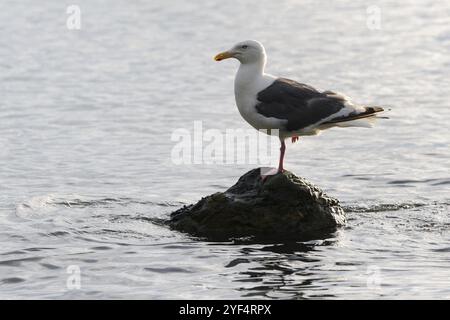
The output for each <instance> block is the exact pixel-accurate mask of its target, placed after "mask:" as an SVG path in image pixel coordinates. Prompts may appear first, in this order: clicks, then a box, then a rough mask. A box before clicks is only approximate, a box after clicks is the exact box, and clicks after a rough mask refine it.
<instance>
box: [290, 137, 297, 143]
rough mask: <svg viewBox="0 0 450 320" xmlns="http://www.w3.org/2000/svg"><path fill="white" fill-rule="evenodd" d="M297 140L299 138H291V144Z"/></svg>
mask: <svg viewBox="0 0 450 320" xmlns="http://www.w3.org/2000/svg"><path fill="white" fill-rule="evenodd" d="M298 139H299V137H297V136H293V137H292V138H291V141H292V143H295V142H296V141H297V140H298Z"/></svg>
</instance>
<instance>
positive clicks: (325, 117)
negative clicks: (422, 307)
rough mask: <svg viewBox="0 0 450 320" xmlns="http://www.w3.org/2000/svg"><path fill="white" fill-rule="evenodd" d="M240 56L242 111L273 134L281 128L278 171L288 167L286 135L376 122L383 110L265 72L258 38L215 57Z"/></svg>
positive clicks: (256, 125)
mask: <svg viewBox="0 0 450 320" xmlns="http://www.w3.org/2000/svg"><path fill="white" fill-rule="evenodd" d="M228 58H235V59H237V60H238V61H239V62H240V66H239V69H238V71H237V73H236V77H235V79H234V95H235V99H236V105H237V107H238V110H239V113H240V114H241V116H242V117H243V118H244V120H246V121H247V122H248V123H249V124H250V125H251V126H252V127H254V128H255V129H257V130H263V131H264V132H266V133H268V134H271V132H272V131H271V130H275V129H276V130H278V131H277V132H278V136H279V139H280V143H281V147H280V158H279V164H278V169H277V171H276V173H281V172H283V171H284V168H283V160H284V153H285V150H286V144H285V140H286V139H287V138H291V140H292V142H293V143H294V142H296V141H297V140H298V139H299V137H300V136H309V135H316V134H319V133H320V132H321V131H322V130H324V129H329V128H332V127H372V123H373V121H374V120H375V119H376V118H378V114H379V113H380V112H383V111H384V109H383V108H381V107H375V106H364V105H358V104H355V103H353V102H352V101H351V100H350V98H349V97H347V96H345V95H343V94H341V93H338V92H333V91H322V92H321V91H318V90H317V89H315V88H313V87H311V86H309V85H307V84H303V83H299V82H296V81H294V80H290V79H286V78H280V77H275V76H273V75H270V74H267V73H265V72H264V69H265V66H266V62H267V56H266V50H265V49H264V47H263V45H262V44H261V43H260V42H258V41H256V40H247V41H243V42H239V43H237V44H236V45H234V46H233V47H232V48H231V49H229V50H227V51H224V52H221V53H219V54H218V55H216V56H215V57H214V60H216V61H222V60H224V59H228Z"/></svg>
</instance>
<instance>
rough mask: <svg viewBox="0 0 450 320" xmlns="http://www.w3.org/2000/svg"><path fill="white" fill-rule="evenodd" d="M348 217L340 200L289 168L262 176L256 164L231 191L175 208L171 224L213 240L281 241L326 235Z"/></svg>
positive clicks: (183, 230)
mask: <svg viewBox="0 0 450 320" xmlns="http://www.w3.org/2000/svg"><path fill="white" fill-rule="evenodd" d="M345 222H346V220H345V215H344V211H343V209H342V208H341V207H340V205H339V201H338V200H336V199H334V198H331V197H329V196H327V195H326V194H324V193H323V191H322V190H321V189H319V188H318V187H316V186H314V185H313V184H311V183H309V182H308V181H306V180H305V179H303V178H300V177H297V176H296V175H294V174H293V173H291V172H289V171H285V172H283V173H282V174H281V173H280V174H277V175H273V176H268V177H267V178H266V179H265V180H263V179H261V174H260V169H259V168H257V169H253V170H251V171H249V172H247V173H246V174H244V175H243V176H242V177H241V178H240V179H239V181H238V182H237V183H236V184H235V185H233V186H232V187H230V188H229V189H228V190H227V191H225V192H217V193H214V194H212V195H209V196H207V197H205V198H203V199H201V200H200V201H199V202H197V203H196V204H194V205H189V206H184V207H182V208H180V209H178V210H177V211H175V212H173V213H172V214H171V215H170V219H169V220H168V221H167V224H168V225H169V226H170V227H171V228H172V229H175V230H178V231H182V232H186V233H189V234H190V235H193V236H196V237H202V238H206V239H207V240H211V241H226V240H230V239H237V238H251V239H258V240H275V241H277V240H308V239H317V238H322V237H324V236H326V235H327V234H329V233H331V232H333V231H335V230H336V228H337V227H339V226H342V225H344V224H345Z"/></svg>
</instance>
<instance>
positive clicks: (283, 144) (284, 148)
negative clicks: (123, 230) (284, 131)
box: [278, 139, 286, 172]
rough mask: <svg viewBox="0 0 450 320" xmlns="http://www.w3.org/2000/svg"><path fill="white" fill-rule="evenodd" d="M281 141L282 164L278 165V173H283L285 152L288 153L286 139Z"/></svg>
mask: <svg viewBox="0 0 450 320" xmlns="http://www.w3.org/2000/svg"><path fill="white" fill-rule="evenodd" d="M280 140H281V147H280V162H279V164H278V172H283V171H284V168H283V160H284V152H285V151H286V144H285V143H284V139H280Z"/></svg>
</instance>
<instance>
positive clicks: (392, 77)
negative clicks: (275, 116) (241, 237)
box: [0, 0, 450, 299]
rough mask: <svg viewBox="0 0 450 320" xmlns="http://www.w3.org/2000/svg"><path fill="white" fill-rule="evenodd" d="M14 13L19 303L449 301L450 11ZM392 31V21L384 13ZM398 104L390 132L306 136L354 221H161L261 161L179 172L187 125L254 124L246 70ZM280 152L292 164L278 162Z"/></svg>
mask: <svg viewBox="0 0 450 320" xmlns="http://www.w3.org/2000/svg"><path fill="white" fill-rule="evenodd" d="M74 4H76V5H78V6H79V8H80V12H81V29H79V30H70V29H68V27H67V25H66V20H67V19H68V17H69V16H70V14H67V13H66V9H67V4H65V3H61V1H57V0H48V1H45V2H42V3H37V2H36V1H31V0H28V1H2V2H1V3H0V34H1V37H0V92H1V100H0V165H1V170H0V182H1V183H0V243H1V247H0V298H3V299H14V298H20V299H31V298H42V299H65V298H68V299H106V298H114V299H121V298H129V299H137V298H144V299H163V298H180V299H183V298H195V299H207V298H217V299H225V298H233V299H244V298H255V299H308V298H329V299H381V298H387V299H400V298H413V299H417V298H437V299H445V298H447V299H448V298H450V232H449V231H450V212H449V209H450V172H449V168H450V149H449V142H450V134H449V121H450V105H449V99H448V96H449V88H450V80H449V77H448V76H449V71H450V18H449V17H450V3H449V2H448V1H430V0H423V1H407V2H402V3H401V4H400V3H397V2H395V1H358V2H354V1H327V2H326V3H321V2H320V3H318V2H317V1H312V0H306V1H293V0H280V1H267V0H263V1H254V0H252V1H227V2H215V1H206V0H202V1H195V2H192V3H188V2H186V1H181V0H174V1H156V0H152V1H125V0H122V1H120V0H113V1H106V0H105V1H100V0H95V1H87V0H77V1H75V3H74ZM374 21H375V22H374ZM245 39H257V40H259V41H261V42H263V43H264V45H265V46H266V50H267V54H268V59H269V61H268V66H267V71H268V72H270V73H272V74H276V75H280V76H284V77H288V78H292V79H295V80H298V81H301V82H305V83H308V84H310V85H313V86H315V87H318V88H320V89H323V90H325V89H329V90H336V91H340V92H343V93H345V94H347V95H349V96H351V97H353V99H354V100H355V101H356V102H361V103H367V104H375V105H383V106H388V107H389V108H390V109H391V110H390V111H389V112H388V116H389V117H390V119H389V120H383V121H379V122H378V124H377V125H376V127H374V128H373V129H364V128H348V129H331V130H328V131H326V132H324V133H323V134H322V135H320V136H315V137H306V138H304V139H301V140H300V141H299V142H298V143H296V144H294V145H292V144H290V143H289V144H288V147H287V155H286V159H285V165H286V168H287V169H289V170H291V171H293V172H294V173H296V174H297V175H300V176H303V177H305V178H306V179H308V180H309V181H311V182H313V183H315V184H316V185H318V186H320V187H321V188H323V189H324V190H325V192H326V193H328V194H329V195H331V196H334V197H336V198H338V199H339V200H340V201H341V203H342V205H343V207H344V208H345V210H346V211H347V217H348V225H347V226H346V227H345V228H341V229H340V230H338V231H337V232H336V233H334V234H332V235H330V237H329V238H327V239H320V240H313V241H309V242H297V243H264V244H258V243H240V244H235V243H210V242H205V241H199V240H198V239H194V238H191V237H189V236H187V235H184V234H181V233H178V232H173V231H171V230H168V229H167V228H165V227H163V226H160V225H158V224H157V223H155V220H157V219H164V218H167V217H168V214H169V213H170V212H172V211H174V210H176V209H177V208H179V207H180V206H182V205H184V204H188V203H193V202H195V201H197V200H199V199H200V198H201V197H202V196H205V195H207V194H211V193H213V192H217V191H223V190H225V189H226V188H228V187H229V186H231V185H232V184H233V183H235V181H236V180H237V179H238V178H239V176H241V175H242V174H244V173H245V172H247V171H248V170H250V169H252V168H254V167H255V166H256V165H255V164H251V163H247V164H204V163H203V164H191V165H189V164H184V165H177V164H175V163H174V162H173V160H172V157H171V152H172V150H173V147H174V145H175V142H174V141H172V139H171V136H172V133H173V132H174V131H175V130H177V129H183V128H184V129H187V130H190V131H192V130H193V127H194V121H202V124H203V127H204V129H217V130H219V131H220V132H225V130H226V129H229V128H231V129H247V128H249V127H248V125H247V124H246V123H245V122H244V121H243V120H242V119H241V118H240V115H239V113H238V111H237V108H236V106H235V104H234V96H233V78H234V73H235V71H236V68H237V62H235V61H229V60H227V61H223V62H221V63H216V62H214V61H213V60H212V57H213V56H214V55H215V54H216V53H217V52H219V51H222V50H225V49H228V48H229V47H231V46H232V45H233V44H234V43H236V42H238V41H241V40H245ZM275 157H276V156H275Z"/></svg>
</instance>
